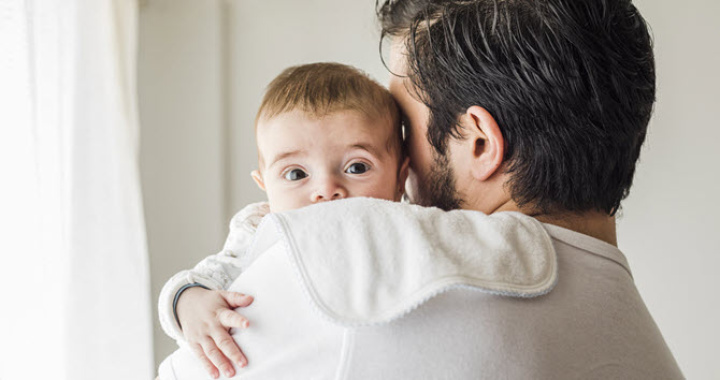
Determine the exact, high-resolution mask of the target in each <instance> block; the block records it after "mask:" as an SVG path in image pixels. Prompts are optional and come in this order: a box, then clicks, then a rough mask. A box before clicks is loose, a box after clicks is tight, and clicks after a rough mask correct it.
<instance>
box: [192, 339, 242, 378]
mask: <svg viewBox="0 0 720 380" xmlns="http://www.w3.org/2000/svg"><path fill="white" fill-rule="evenodd" d="M200 345H201V346H202V349H203V351H205V355H207V358H208V359H210V361H211V362H212V365H213V366H214V367H215V368H216V369H217V370H220V371H222V373H223V375H225V377H233V376H235V369H234V368H233V366H232V364H230V361H229V360H228V358H227V357H225V354H223V352H222V351H220V349H219V348H218V346H217V345H215V341H214V340H212V339H210V337H207V338H205V339H203V340H202V341H201V342H200ZM210 375H212V376H213V377H217V376H215V372H210Z"/></svg>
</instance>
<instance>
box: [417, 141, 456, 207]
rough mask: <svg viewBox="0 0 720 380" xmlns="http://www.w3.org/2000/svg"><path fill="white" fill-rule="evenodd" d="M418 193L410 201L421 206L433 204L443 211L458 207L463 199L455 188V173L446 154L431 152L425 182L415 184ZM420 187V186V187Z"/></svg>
mask: <svg viewBox="0 0 720 380" xmlns="http://www.w3.org/2000/svg"><path fill="white" fill-rule="evenodd" d="M417 186H418V187H419V188H418V189H417V192H418V194H417V195H416V197H415V199H411V200H410V201H411V202H412V203H415V204H418V205H421V206H435V207H437V208H440V209H443V210H445V211H450V210H455V209H459V208H460V206H461V205H462V203H463V201H462V198H461V197H460V195H459V194H458V192H457V191H456V190H455V175H454V174H453V171H452V168H451V167H450V162H449V160H448V156H447V154H446V155H441V154H439V153H437V152H435V153H434V154H433V164H432V167H431V168H430V173H429V174H428V177H427V178H426V179H425V183H423V184H417ZM420 187H421V188H420Z"/></svg>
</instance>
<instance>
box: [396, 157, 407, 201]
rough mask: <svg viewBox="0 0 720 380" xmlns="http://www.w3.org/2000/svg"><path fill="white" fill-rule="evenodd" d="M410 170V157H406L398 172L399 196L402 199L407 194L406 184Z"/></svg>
mask: <svg viewBox="0 0 720 380" xmlns="http://www.w3.org/2000/svg"><path fill="white" fill-rule="evenodd" d="M409 168H410V157H405V159H404V160H403V163H402V164H400V170H398V178H397V181H398V182H397V185H398V195H399V197H398V198H400V197H402V196H403V194H405V182H406V181H407V177H408V170H409Z"/></svg>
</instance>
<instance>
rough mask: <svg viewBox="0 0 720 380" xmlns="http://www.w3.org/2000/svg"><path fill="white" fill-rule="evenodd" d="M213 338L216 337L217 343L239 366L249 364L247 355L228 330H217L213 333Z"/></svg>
mask: <svg viewBox="0 0 720 380" xmlns="http://www.w3.org/2000/svg"><path fill="white" fill-rule="evenodd" d="M213 339H215V343H216V344H217V346H218V348H220V350H222V352H223V353H224V354H225V356H226V357H228V358H229V359H230V360H232V361H233V362H235V363H237V365H238V367H245V366H246V365H247V359H246V358H245V355H243V353H242V351H241V350H240V348H239V347H238V345H237V343H235V340H233V338H232V337H231V336H230V334H228V332H227V331H225V330H222V329H219V330H217V331H216V332H215V334H213Z"/></svg>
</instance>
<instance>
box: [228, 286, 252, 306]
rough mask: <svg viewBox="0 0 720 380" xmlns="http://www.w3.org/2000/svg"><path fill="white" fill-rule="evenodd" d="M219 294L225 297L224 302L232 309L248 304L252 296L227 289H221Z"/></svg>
mask: <svg viewBox="0 0 720 380" xmlns="http://www.w3.org/2000/svg"><path fill="white" fill-rule="evenodd" d="M220 295H221V296H222V297H223V298H224V299H225V302H227V303H228V305H230V307H231V308H233V309H234V308H236V307H246V306H249V305H250V304H251V303H252V302H253V297H252V296H249V295H247V294H242V293H237V292H228V291H227V290H223V291H221V292H220Z"/></svg>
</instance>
